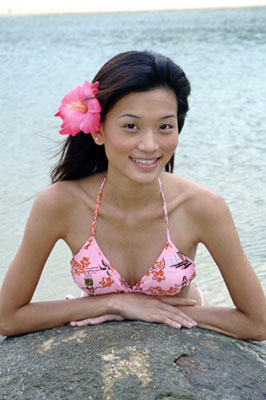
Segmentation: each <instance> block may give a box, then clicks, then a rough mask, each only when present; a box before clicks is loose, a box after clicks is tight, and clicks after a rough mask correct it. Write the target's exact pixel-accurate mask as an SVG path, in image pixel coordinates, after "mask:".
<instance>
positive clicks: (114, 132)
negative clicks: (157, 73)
mask: <svg viewBox="0 0 266 400" xmlns="http://www.w3.org/2000/svg"><path fill="white" fill-rule="evenodd" d="M97 136H98V141H97V142H96V143H98V144H104V145H105V152H106V156H107V158H108V174H109V173H110V172H111V173H116V174H122V175H124V176H127V177H128V178H129V179H132V180H134V181H138V182H148V181H150V182H151V181H153V180H154V179H156V178H157V177H158V176H159V174H160V172H161V171H162V170H163V168H164V166H165V165H166V164H167V162H168V161H169V160H170V158H171V157H172V155H173V153H174V151H175V148H176V146H177V143H178V126H177V100H176V96H175V93H174V92H173V91H172V90H170V89H167V88H158V89H153V90H149V91H146V92H138V93H132V94H129V95H127V96H125V97H123V98H122V99H121V100H119V101H118V102H117V103H116V104H115V105H114V107H113V108H112V109H111V111H110V112H109V113H108V114H107V116H106V120H105V122H104V123H102V124H101V125H100V133H99V134H98V135H97Z"/></svg>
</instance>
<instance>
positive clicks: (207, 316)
mask: <svg viewBox="0 0 266 400" xmlns="http://www.w3.org/2000/svg"><path fill="white" fill-rule="evenodd" d="M204 202H205V204H204V207H201V212H200V213H198V217H197V218H198V221H199V226H200V231H201V234H200V241H201V242H203V243H204V245H205V246H206V247H207V249H208V250H209V252H210V254H211V255H212V257H213V259H214V260H215V262H216V264H217V266H218V267H219V269H220V272H221V274H222V276H223V279H224V281H225V283H226V286H227V288H228V291H229V293H230V296H231V298H232V301H233V303H234V305H235V308H229V307H228V308H225V307H198V306H196V307H180V309H181V310H182V311H183V312H184V313H186V314H188V315H189V316H190V317H191V318H193V319H195V320H196V321H197V323H198V326H199V327H202V328H207V329H212V330H216V331H219V332H222V333H225V334H227V335H230V336H233V337H237V338H240V339H251V340H252V339H253V340H265V339H266V300H265V295H264V293H263V290H262V288H261V285H260V283H259V280H258V278H257V276H256V274H255V272H254V270H253V268H252V267H251V265H250V263H249V261H248V260H247V258H246V256H245V254H244V251H243V249H242V246H241V243H240V240H239V237H238V234H237V231H236V228H235V225H234V222H233V220H232V217H231V213H230V211H229V209H228V207H227V205H226V203H225V202H224V200H223V199H222V198H221V197H219V196H217V195H212V196H210V198H208V200H207V204H206V199H205V200H204ZM202 209H205V210H206V211H205V212H202ZM162 301H166V302H168V303H169V304H171V299H169V298H168V299H163V298H162Z"/></svg>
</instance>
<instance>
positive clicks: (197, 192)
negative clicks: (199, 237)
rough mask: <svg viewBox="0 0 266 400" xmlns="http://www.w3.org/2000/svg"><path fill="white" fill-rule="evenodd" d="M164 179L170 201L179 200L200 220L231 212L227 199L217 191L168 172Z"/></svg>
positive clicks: (211, 218) (212, 218) (215, 218)
mask: <svg viewBox="0 0 266 400" xmlns="http://www.w3.org/2000/svg"><path fill="white" fill-rule="evenodd" d="M162 181H164V183H165V185H164V186H165V188H166V193H167V194H168V196H169V199H170V201H174V202H177V203H178V205H181V204H182V206H183V207H184V209H185V210H186V211H187V212H188V213H189V214H190V215H191V216H192V217H194V218H197V219H198V220H199V221H201V220H202V221H205V222H206V220H210V221H211V220H214V221H217V219H220V218H223V217H224V216H225V215H228V214H230V210H229V207H228V205H227V204H226V202H225V200H224V199H223V197H222V196H221V195H219V194H218V193H216V192H215V191H213V190H211V189H209V188H207V187H205V186H202V185H199V184H198V183H196V182H192V181H190V180H188V179H185V178H182V177H179V176H176V175H173V174H169V173H166V174H164V176H163V179H162Z"/></svg>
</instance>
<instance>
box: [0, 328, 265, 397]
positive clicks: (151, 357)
mask: <svg viewBox="0 0 266 400" xmlns="http://www.w3.org/2000/svg"><path fill="white" fill-rule="evenodd" d="M0 354H1V362H0V399H1V400H10V399H12V400H13V399H15V400H31V399H32V400H42V399H45V400H59V399H64V400H72V399H73V400H77V399H82V400H83V399H85V400H113V399H114V400H120V399H123V400H136V399H140V400H176V399H182V400H194V399H195V400H199V399H202V400H215V399H224V400H229V399H230V400H246V399H247V400H250V399H256V400H262V399H266V343H265V342H263V343H262V342H258V343H256V342H248V341H240V340H237V339H232V338H230V337H227V336H224V335H221V334H219V333H215V332H211V331H207V330H203V329H198V328H194V329H192V330H188V329H182V330H181V331H179V330H174V329H173V328H170V327H167V326H164V325H158V324H149V323H145V322H130V321H126V322H124V321H123V322H108V323H105V324H101V325H97V326H90V327H83V328H72V327H70V326H63V327H60V328H56V329H49V330H46V331H42V332H36V333H32V334H28V335H23V336H18V337H14V338H2V339H1V341H0Z"/></svg>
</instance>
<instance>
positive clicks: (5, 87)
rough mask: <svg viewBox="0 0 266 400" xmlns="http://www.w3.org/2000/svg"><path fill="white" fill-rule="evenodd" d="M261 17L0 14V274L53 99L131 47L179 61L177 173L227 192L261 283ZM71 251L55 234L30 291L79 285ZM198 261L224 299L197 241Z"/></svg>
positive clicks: (32, 186) (265, 281)
mask: <svg viewBox="0 0 266 400" xmlns="http://www.w3.org/2000/svg"><path fill="white" fill-rule="evenodd" d="M265 21H266V8H243V9H219V10H200V11H199V10H195V11H192V10H190V11H167V12H138V13H108V14H80V15H79V14H77V15H63V14H62V15H42V16H2V17H0V59H1V62H0V89H1V96H0V110H1V117H0V135H1V148H0V159H1V168H0V179H1V207H0V215H1V224H0V243H1V247H0V283H1V282H2V280H3V278H4V275H5V272H6V270H7V268H8V265H9V264H10V262H11V260H12V258H13V257H14V255H15V253H16V251H17V249H18V246H19V244H20V242H21V239H22V236H23V231H24V228H25V224H26V221H27V217H28V214H29V211H30V209H31V206H32V203H33V201H34V197H35V196H36V194H37V193H38V192H39V191H41V190H42V189H43V188H44V187H45V186H47V185H49V184H50V181H49V171H50V169H51V167H52V166H53V165H54V163H55V162H56V158H53V157H52V156H53V154H55V153H56V151H57V148H58V144H60V143H61V142H62V137H60V135H59V134H58V130H59V126H60V120H59V119H58V118H54V116H53V115H54V113H55V112H57V110H58V107H59V104H60V101H61V98H62V97H63V96H64V95H65V94H66V93H67V92H68V91H69V90H70V89H71V88H72V87H74V86H77V85H80V84H82V83H83V82H84V81H85V80H88V81H91V80H92V78H93V77H94V75H95V74H96V72H97V71H98V69H99V68H100V66H101V65H102V64H103V63H104V62H105V61H107V60H108V59H109V58H110V57H112V56H113V55H115V54H117V53H119V52H123V51H127V50H132V49H135V50H153V51H157V52H161V53H163V54H165V55H167V56H169V57H171V58H172V59H173V60H174V61H175V62H177V63H178V64H179V65H180V66H181V67H182V68H183V69H184V70H185V72H186V74H187V76H188V78H189V80H190V82H191V86H192V93H191V96H190V111H189V114H188V117H187V120H186V124H185V127H184V129H183V131H182V133H181V136H180V142H179V147H178V150H177V153H176V166H175V173H176V174H178V175H181V176H183V177H186V178H188V179H191V180H193V181H196V182H198V183H200V184H202V185H204V186H207V187H209V188H211V189H213V190H214V191H216V192H218V193H220V194H221V195H222V196H223V197H224V198H225V200H226V201H227V203H228V204H229V206H230V208H231V211H232V214H233V217H234V221H235V224H236V226H237V229H238V232H239V236H240V239H241V242H242V245H243V248H244V250H245V252H246V254H247V256H248V258H249V260H250V261H251V263H252V265H253V267H254V269H255V271H256V273H257V275H258V276H259V279H260V281H261V283H262V285H263V288H264V290H265V292H266V178H265V176H266V157H265V154H266V118H265V115H266V79H265V78H266V76H265V71H266V24H265ZM217 229H219V227H217ZM221 246H223V243H221ZM70 258H71V254H70V251H69V249H68V248H67V246H66V245H65V244H64V243H61V242H59V243H57V244H56V246H55V248H54V250H53V252H52V254H51V256H50V258H49V260H48V262H47V264H46V266H45V269H44V271H43V274H42V277H41V280H40V282H39V285H38V287H37V290H36V292H35V295H34V300H50V299H60V298H64V297H65V295H66V294H68V293H72V294H74V295H79V290H78V289H77V288H76V287H75V285H74V283H73V281H72V277H71V274H70V266H69V261H70ZM196 270H197V278H196V282H197V284H198V285H199V286H200V287H201V289H202V291H203V293H204V294H205V295H206V297H207V299H208V300H209V302H210V303H211V304H212V305H230V304H231V299H230V296H229V294H228V292H227V289H226V287H225V284H224V283H223V280H222V278H221V275H220V272H219V269H218V268H217V266H216V265H215V263H214V261H213V260H212V258H211V256H210V255H209V253H208V252H207V250H206V249H205V248H204V247H203V246H199V250H198V254H197V257H196Z"/></svg>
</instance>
